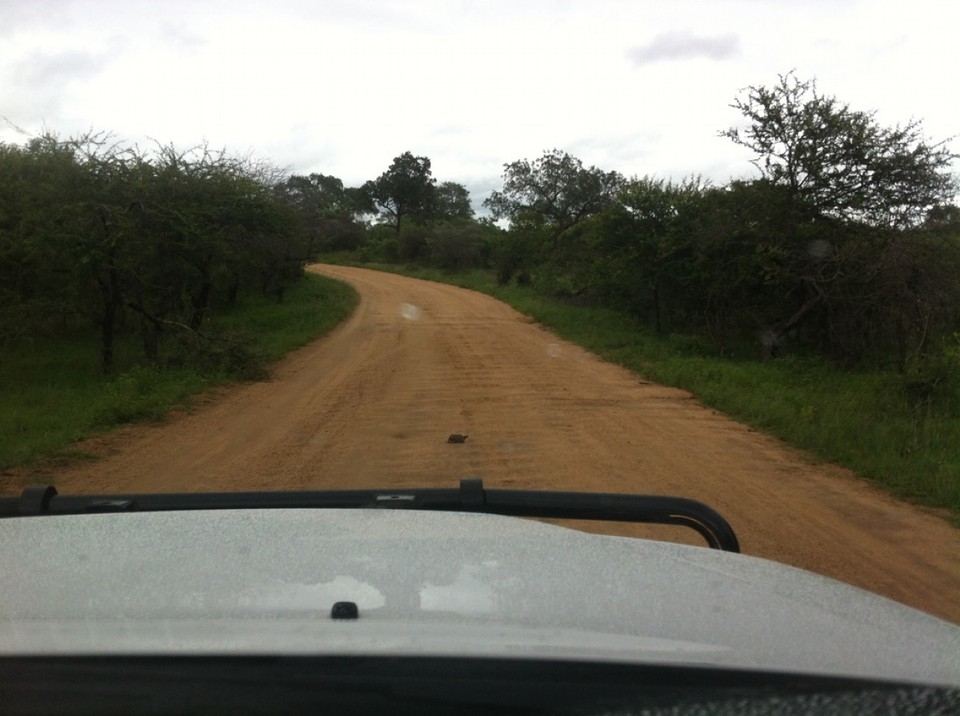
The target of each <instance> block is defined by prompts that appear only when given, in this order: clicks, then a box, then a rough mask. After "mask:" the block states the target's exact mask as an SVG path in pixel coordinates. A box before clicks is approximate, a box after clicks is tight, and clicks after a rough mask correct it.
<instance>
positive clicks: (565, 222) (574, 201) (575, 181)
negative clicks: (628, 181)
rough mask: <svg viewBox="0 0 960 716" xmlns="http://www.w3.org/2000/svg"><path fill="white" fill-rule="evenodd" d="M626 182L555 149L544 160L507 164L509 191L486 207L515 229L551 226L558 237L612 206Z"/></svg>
mask: <svg viewBox="0 0 960 716" xmlns="http://www.w3.org/2000/svg"><path fill="white" fill-rule="evenodd" d="M622 183H623V177H622V176H620V174H618V173H617V172H604V171H601V170H600V169H597V168H596V167H589V168H586V167H584V166H583V162H581V161H580V160H579V159H577V158H576V157H574V156H571V155H570V154H568V153H566V152H563V151H560V150H558V149H552V150H549V151H546V152H544V153H543V156H542V157H540V158H539V159H534V160H533V161H530V160H528V159H521V160H519V161H516V162H511V163H510V164H506V165H504V172H503V190H502V191H495V192H493V194H491V195H490V197H489V198H488V199H487V200H486V201H485V202H484V205H485V206H486V207H487V208H489V209H490V211H491V212H492V213H493V215H494V217H495V218H497V219H509V221H510V223H511V224H512V225H513V226H514V227H523V226H530V225H533V226H544V225H546V226H549V228H550V230H551V233H552V235H553V237H554V238H556V237H558V236H559V235H560V234H562V233H563V232H564V231H566V230H567V229H570V228H571V227H573V226H575V225H576V224H578V223H580V222H581V221H583V220H584V219H586V218H587V217H588V216H591V215H593V214H597V213H599V212H600V211H602V210H603V209H604V208H605V207H607V206H608V205H609V204H611V203H612V202H613V200H614V199H615V197H616V194H617V191H618V189H619V188H620V186H621V185H622Z"/></svg>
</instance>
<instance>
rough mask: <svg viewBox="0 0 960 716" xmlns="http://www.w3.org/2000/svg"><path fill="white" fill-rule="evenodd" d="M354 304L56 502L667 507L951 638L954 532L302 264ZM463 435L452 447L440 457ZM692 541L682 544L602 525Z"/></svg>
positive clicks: (386, 288) (957, 561) (698, 411)
mask: <svg viewBox="0 0 960 716" xmlns="http://www.w3.org/2000/svg"><path fill="white" fill-rule="evenodd" d="M312 270H315V271H317V272H319V273H322V274H325V275H327V276H332V277H334V278H338V279H342V280H344V281H347V282H348V283H350V284H352V285H353V286H355V287H356V289H357V290H358V291H359V292H360V294H361V296H362V300H361V302H360V305H359V307H358V308H357V310H356V312H355V313H354V315H353V316H352V317H351V318H349V319H348V320H347V321H346V322H344V324H342V325H341V326H340V327H338V328H337V329H336V330H335V331H334V332H333V333H332V334H330V335H329V336H327V337H326V338H324V339H321V340H319V341H317V342H315V343H313V344H311V345H309V346H307V347H305V348H303V349H301V350H299V351H297V352H295V353H293V354H291V355H290V356H288V357H287V358H286V359H285V360H284V361H282V362H281V363H280V364H279V365H278V366H277V367H276V369H275V371H274V377H273V379H272V380H270V381H268V382H262V383H251V384H245V385H240V386H237V387H234V388H230V389H228V390H225V391H222V392H220V393H218V394H217V395H215V396H213V397H211V398H209V399H204V400H201V401H200V402H199V405H198V406H197V407H196V408H195V410H193V411H192V412H191V413H189V414H185V415H177V416H174V417H172V418H171V419H170V420H168V421H166V422H165V423H164V424H162V425H157V426H136V427H132V428H128V429H125V430H122V431H119V432H117V433H115V434H112V435H110V436H108V437H106V438H103V439H100V440H98V441H96V442H95V446H96V448H97V449H98V450H99V452H101V453H102V454H103V455H104V457H103V458H102V459H101V460H99V461H95V462H92V463H85V464H82V465H76V466H73V467H70V468H67V469H64V470H62V471H61V472H60V473H59V474H55V475H54V479H55V484H56V485H57V487H58V489H59V490H60V492H61V493H64V494H69V493H77V492H85V493H90V492H113V493H122V492H170V491H222V490H261V489H262V490H286V489H317V488H321V489H322V488H329V489H347V488H353V487H357V488H371V487H386V486H406V487H414V486H423V487H429V486H444V487H455V486H456V485H457V484H458V481H459V479H460V478H461V477H482V478H483V479H484V481H485V484H486V485H487V486H489V487H523V488H534V489H537V488H552V489H560V490H583V491H591V492H595V491H596V492H599V491H611V492H627V493H647V494H674V495H679V496H684V497H690V498H693V499H696V500H701V501H703V502H705V503H707V504H709V505H711V506H713V507H714V508H716V509H717V510H719V511H720V512H721V514H723V515H724V516H725V517H726V518H727V519H728V520H729V521H730V523H731V524H732V525H733V527H734V529H735V530H736V532H737V534H738V536H739V538H740V543H741V547H742V549H743V551H744V552H746V553H747V554H752V555H757V556H761V557H766V558H769V559H774V560H777V561H780V562H785V563H787V564H791V565H795V566H798V567H802V568H805V569H809V570H812V571H814V572H819V573H821V574H825V575H828V576H831V577H835V578H837V579H840V580H843V581H845V582H849V583H852V584H854V585H857V586H860V587H863V588H865V589H868V590H870V591H873V592H877V593H879V594H882V595H885V596H887V597H890V598H893V599H896V600H898V601H901V602H904V603H906V604H909V605H911V606H914V607H916V608H918V609H922V610H924V611H927V612H930V613H932V614H935V615H937V616H940V617H943V618H946V619H949V620H951V621H953V622H955V623H960V530H957V529H955V528H954V527H952V526H951V525H950V524H948V523H947V522H946V521H945V520H943V519H941V518H940V517H938V516H936V515H933V514H931V513H930V512H928V511H926V510H923V509H920V508H917V507H914V506H911V505H909V504H905V503H903V502H899V501H897V500H894V499H893V498H891V497H888V496H886V495H884V494H882V493H880V492H879V491H878V490H876V489H874V488H872V487H870V486H869V485H867V484H866V483H864V482H863V481H861V480H858V479H856V478H854V477H853V476H851V475H850V474H849V473H847V472H845V471H843V470H840V469H838V468H834V467H830V466H822V465H812V464H810V463H809V462H807V461H806V460H804V458H803V456H802V455H800V454H798V453H796V452H795V451H793V450H790V449H788V448H785V447H784V446H783V445H782V444H780V443H778V442H777V441H775V440H773V439H771V438H769V437H766V436H765V435H762V434H760V433H757V432H755V431H753V430H751V429H749V428H747V427H744V426H743V425H740V424H738V423H736V422H733V421H732V420H730V419H728V418H726V417H724V416H723V415H720V414H718V413H716V412H715V411H712V410H710V409H708V408H704V407H703V406H701V405H699V404H698V403H697V402H696V401H695V400H694V399H693V398H692V397H691V396H690V395H689V394H688V393H685V392H683V391H680V390H675V389H670V388H664V387H661V386H658V385H653V384H650V383H648V382H646V381H644V380H642V379H640V378H639V377H637V376H636V375H634V374H632V373H630V372H628V371H627V370H625V369H622V368H619V367H617V366H613V365H610V364H607V363H604V362H602V361H600V360H599V359H597V358H596V357H594V356H592V355H590V354H588V353H586V352H585V351H583V350H582V349H580V348H578V347H576V346H574V345H571V344H569V343H566V342H564V341H562V340H560V339H558V338H556V337H555V336H553V335H551V334H550V333H548V332H547V331H545V330H542V329H541V328H540V327H538V326H536V325H533V324H531V322H530V321H529V320H528V319H526V318H524V317H523V316H521V315H520V314H519V313H517V312H516V311H514V310H513V309H511V308H509V307H508V306H506V305H504V304H502V303H499V302H497V301H496V300H494V299H492V298H490V297H488V296H485V295H482V294H479V293H474V292H471V291H466V290H463V289H459V288H454V287H451V286H446V285H441V284H436V283H430V282H425V281H418V280H414V279H409V278H404V277H400V276H394V275H390V274H385V273H378V272H373V271H368V270H363V269H355V268H345V267H336V266H315V267H312ZM451 433H464V434H466V435H468V436H469V437H468V439H467V441H466V442H465V443H463V444H449V443H448V442H447V436H448V435H450V434H451ZM590 529H597V530H601V531H609V532H617V533H620V534H630V535H649V536H662V537H663V538H667V539H679V540H683V541H689V542H690V543H694V544H702V542H701V540H700V538H699V536H698V535H696V534H695V533H694V532H692V531H688V530H685V529H682V528H673V527H670V528H663V527H660V528H651V527H637V526H629V525H628V526H620V525H616V526H614V525H604V526H602V527H590Z"/></svg>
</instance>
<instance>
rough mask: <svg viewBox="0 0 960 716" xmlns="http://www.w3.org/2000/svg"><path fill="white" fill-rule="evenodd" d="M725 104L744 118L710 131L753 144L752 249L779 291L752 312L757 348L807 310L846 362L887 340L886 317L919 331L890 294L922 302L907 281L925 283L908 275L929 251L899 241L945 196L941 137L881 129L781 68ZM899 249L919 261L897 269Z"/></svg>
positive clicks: (925, 270) (771, 342) (950, 192)
mask: <svg viewBox="0 0 960 716" xmlns="http://www.w3.org/2000/svg"><path fill="white" fill-rule="evenodd" d="M732 106H733V107H734V108H736V109H738V110H739V111H740V112H741V113H742V114H743V116H744V117H745V119H746V120H747V126H746V128H731V129H727V130H726V131H724V132H721V135H722V136H726V137H728V138H730V139H731V140H733V141H734V142H735V143H737V144H739V145H741V146H744V147H747V148H748V149H750V150H751V151H753V152H754V153H755V154H756V157H755V158H754V160H753V164H754V165H755V166H756V167H757V168H758V169H759V170H760V173H761V175H762V178H761V179H759V180H758V181H757V182H755V184H756V185H757V188H759V189H762V192H763V193H765V194H766V195H767V196H768V197H769V202H767V205H766V210H765V213H764V216H765V218H764V219H763V223H764V224H765V227H764V232H763V238H762V240H761V243H760V244H758V247H757V248H758V252H760V253H758V256H760V255H762V256H763V257H764V260H763V262H762V263H763V264H764V274H765V280H766V282H767V284H768V285H770V286H776V287H777V288H778V290H779V292H780V296H781V297H782V299H781V300H778V301H777V302H776V304H777V305H778V306H779V307H780V311H781V312H780V314H779V315H778V316H775V317H774V316H768V317H767V318H766V320H764V322H763V323H764V325H763V327H762V335H763V342H764V346H765V349H764V353H765V354H766V355H768V354H769V353H770V352H771V349H773V348H775V347H777V346H779V345H781V344H782V342H783V340H784V336H785V335H786V333H787V332H788V331H791V330H794V329H798V328H799V327H800V325H801V324H802V323H809V322H810V319H811V317H813V316H815V315H816V316H818V319H817V321H816V324H817V325H819V326H821V327H825V328H821V329H820V331H819V333H820V340H821V342H822V343H823V345H825V346H826V347H827V349H828V350H829V351H830V352H831V353H832V354H834V355H835V356H837V357H838V358H841V359H842V360H844V361H848V362H858V361H860V360H861V359H862V356H863V355H865V354H867V353H869V352H871V351H872V352H876V351H877V347H878V346H880V345H883V344H884V343H885V342H889V338H884V337H883V336H884V334H886V333H889V331H890V329H889V328H888V327H889V326H896V331H897V332H898V333H900V334H901V335H903V336H906V335H908V334H910V333H916V334H917V335H920V334H921V333H922V332H918V330H914V329H911V328H910V327H909V326H907V325H906V322H907V321H908V318H907V317H906V316H907V315H908V314H909V312H908V313H905V312H904V310H903V306H901V305H899V304H898V303H897V301H891V300H890V297H891V296H897V295H899V296H903V297H904V298H905V300H909V301H914V302H920V303H926V302H927V299H925V298H921V297H919V296H918V295H916V287H917V286H920V285H928V284H929V282H927V281H926V280H923V281H921V280H920V279H919V278H917V276H919V275H932V273H931V270H932V269H933V268H934V267H933V265H932V264H931V265H929V266H924V265H923V262H924V261H925V260H926V259H929V257H930V254H929V253H928V252H919V251H905V250H903V246H904V244H903V242H904V241H908V242H910V241H913V239H912V238H911V236H910V234H909V233H908V232H914V231H915V230H917V229H918V228H920V227H921V226H922V224H923V222H924V221H925V220H926V219H927V217H929V216H930V214H931V212H932V211H935V210H936V208H937V207H940V206H943V205H945V204H948V203H949V202H950V200H951V199H952V198H953V196H954V194H955V192H956V185H955V182H954V180H953V178H952V176H951V174H950V171H949V169H950V163H951V161H952V160H953V159H954V158H956V156H957V155H956V154H954V153H952V152H951V151H950V150H949V148H948V146H947V144H946V142H945V141H944V142H931V141H929V140H927V139H926V138H925V136H924V134H923V131H922V123H921V122H920V121H916V120H914V121H911V122H909V123H908V124H906V125H903V126H900V125H897V126H894V127H892V128H891V127H883V126H881V125H880V124H878V122H877V121H876V118H875V116H874V113H871V112H860V111H855V110H852V109H851V108H850V107H849V105H847V104H845V103H842V102H840V101H839V100H837V99H836V98H835V97H830V96H825V95H823V94H821V93H820V92H819V90H818V89H817V86H816V83H815V82H814V81H813V80H810V81H803V80H800V79H798V78H797V77H796V76H795V74H794V73H792V72H791V73H788V74H786V75H781V76H779V78H778V82H777V84H775V85H773V86H772V87H764V86H751V87H748V88H747V89H745V90H744V91H743V93H742V94H741V96H740V97H738V98H737V99H736V100H735V102H734V104H733V105H732ZM894 254H895V255H896V256H897V257H900V258H899V259H896V260H894V259H892V258H891V257H892V256H894ZM908 256H909V257H910V260H911V261H919V262H920V264H918V265H915V266H914V269H915V271H913V272H911V273H912V274H913V277H912V278H909V279H907V278H905V277H906V275H907V274H906V273H905V272H903V271H901V270H898V269H897V265H898V261H899V262H902V261H904V260H906V259H905V257H908ZM917 271H919V274H917V273H916V272H917ZM915 313H916V312H913V314H915ZM913 314H909V315H913ZM909 320H914V319H913V318H910V319H909ZM916 320H918V321H919V320H922V321H929V320H930V319H929V317H928V316H926V315H924V316H923V317H922V319H921V318H918V319H916ZM925 341H926V338H925V337H922V338H920V339H918V341H917V344H916V345H917V348H916V349H917V350H918V349H920V348H921V347H922V346H923V344H924V342H925ZM903 345H904V346H905V345H906V343H905V342H903ZM900 352H901V354H902V355H906V353H907V349H906V348H905V347H904V348H902V349H901V351H900ZM900 362H901V365H903V363H904V361H903V360H901V361H900Z"/></svg>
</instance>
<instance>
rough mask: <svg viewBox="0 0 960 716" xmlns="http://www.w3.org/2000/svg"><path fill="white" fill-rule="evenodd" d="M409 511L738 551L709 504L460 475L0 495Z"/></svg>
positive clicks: (18, 500) (78, 510) (18, 511)
mask: <svg viewBox="0 0 960 716" xmlns="http://www.w3.org/2000/svg"><path fill="white" fill-rule="evenodd" d="M289 508H314V509H347V508H380V509H414V510H439V511H446V512H483V513H486V514H496V515H508V516H512V517H542V518H555V519H569V520H598V521H607V522H639V523H647V524H661V525H681V526H683V527H689V528H690V529H693V530H695V531H696V532H698V533H699V534H700V535H701V536H702V537H703V538H704V539H705V540H706V542H707V544H708V545H709V546H710V547H712V548H714V549H722V550H725V551H727V552H739V551H740V545H739V542H738V541H737V536H736V534H735V533H734V531H733V528H732V527H731V526H730V524H729V523H728V522H727V521H726V519H724V518H723V516H722V515H720V513H718V512H717V511H716V510H714V509H713V508H711V507H709V506H707V505H705V504H703V503H702V502H698V501H696V500H689V499H686V498H682V497H666V496H661V495H624V494H609V493H604V492H556V491H549V490H501V489H487V488H484V486H483V481H482V480H478V479H467V480H461V481H460V487H459V489H458V488H413V489H396V490H314V491H291V492H183V493H169V494H166V493H152V494H135V495H60V494H58V493H57V490H56V488H55V487H53V486H50V485H46V486H42V485H37V486H31V487H26V488H24V490H23V492H22V493H21V495H20V497H0V517H25V516H31V515H67V514H86V513H91V512H133V511H136V512H158V511H170V510H238V509H239V510H242V509H289Z"/></svg>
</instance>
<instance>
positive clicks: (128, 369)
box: [0, 274, 357, 470]
mask: <svg viewBox="0 0 960 716" xmlns="http://www.w3.org/2000/svg"><path fill="white" fill-rule="evenodd" d="M356 302H357V294H356V292H355V291H354V290H353V289H352V288H350V287H348V286H346V285H345V284H341V283H338V282H335V281H332V280H330V279H327V278H324V277H321V276H316V275H314V274H307V275H306V277H305V278H304V280H303V281H301V282H300V283H299V284H297V285H296V286H295V287H293V288H292V289H290V290H289V291H288V292H287V293H286V295H285V297H284V302H283V303H280V304H278V303H276V302H274V301H269V300H266V299H261V298H259V297H256V298H253V297H251V298H248V299H246V300H244V301H242V302H241V303H240V305H238V306H237V307H236V308H235V309H233V310H231V311H230V312H229V313H226V314H222V315H219V316H217V317H215V318H211V328H215V329H217V330H220V331H224V332H229V333H230V334H233V335H240V336H243V337H245V338H249V340H250V342H251V345H252V349H253V351H254V352H255V353H256V354H257V356H258V357H259V359H260V360H262V361H263V362H265V363H270V362H272V361H275V360H277V359H278V358H280V357H281V356H283V355H284V354H285V353H287V352H289V351H291V350H293V349H294V348H298V347H300V346H302V345H305V344H306V343H308V342H310V341H311V340H313V339H314V338H316V337H318V336H320V335H322V334H324V333H326V332H328V331H330V330H331V329H332V328H334V327H335V326H336V325H337V324H339V323H340V321H342V320H343V319H344V318H346V317H347V316H348V315H349V314H350V312H351V311H352V310H353V308H354V306H355V305H356ZM97 350H98V349H97V344H96V339H95V337H93V339H91V337H89V336H82V337H81V336H77V337H60V338H57V339H56V340H47V341H37V342H35V343H34V344H32V345H29V346H24V345H19V346H16V347H8V348H3V349H0V365H2V366H3V370H2V371H0V470H5V469H9V468H11V467H23V466H31V465H37V464H38V463H39V464H56V463H57V462H58V461H62V460H65V459H70V458H75V457H82V454H80V453H78V451H77V450H76V448H74V447H73V445H74V443H76V441H78V440H81V439H83V438H86V437H90V436H92V435H95V434H97V433H100V432H103V431H106V430H109V429H110V428H113V427H116V426H118V425H121V424H123V423H129V422H132V421H138V420H156V419H159V418H161V417H163V416H164V415H165V414H166V413H167V412H168V411H170V410H171V409H172V408H175V407H178V406H182V405H185V404H187V401H188V399H189V397H190V396H191V395H193V394H196V393H199V392H201V391H204V390H206V389H208V388H212V387H215V386H219V385H224V384H227V383H230V382H234V381H236V380H238V377H237V374H236V372H231V371H226V370H223V369H210V368H208V369H206V370H202V369H198V368H189V367H182V368H165V369H163V370H160V369H157V368H155V367H152V366H147V365H138V364H137V363H135V362H134V360H135V359H134V356H135V355H136V354H137V352H138V350H137V346H136V345H132V344H130V343H126V344H122V345H121V346H119V347H118V363H119V366H118V370H117V371H116V372H115V373H114V375H111V376H108V377H104V376H102V375H100V373H99V371H98V368H97V366H98V360H97V358H98V356H97Z"/></svg>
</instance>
